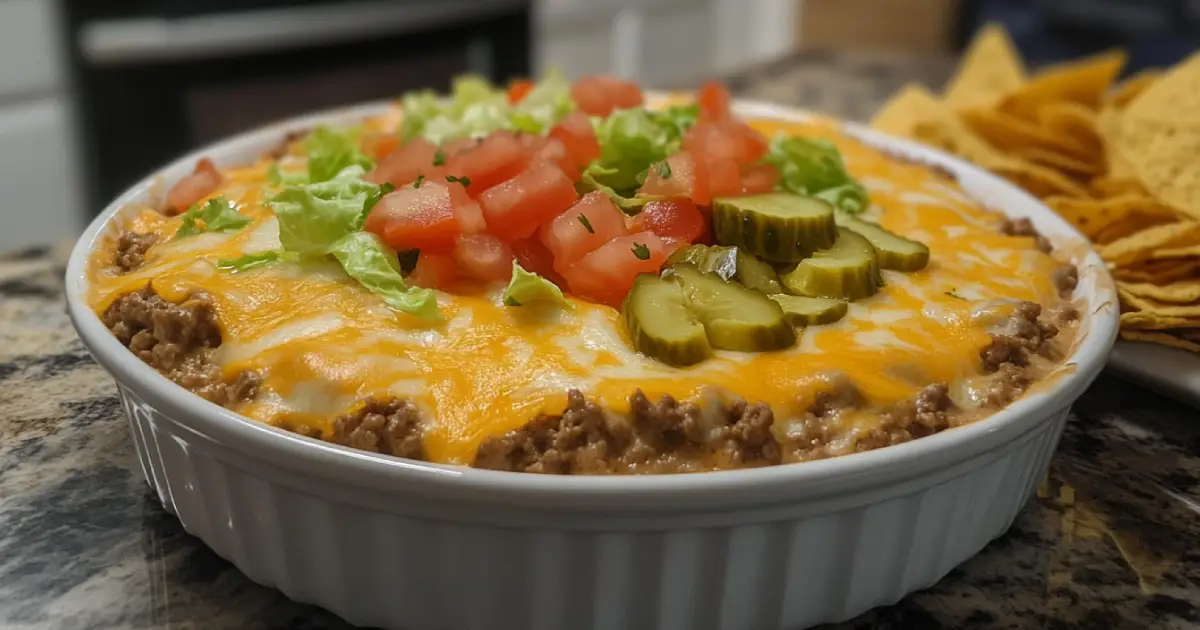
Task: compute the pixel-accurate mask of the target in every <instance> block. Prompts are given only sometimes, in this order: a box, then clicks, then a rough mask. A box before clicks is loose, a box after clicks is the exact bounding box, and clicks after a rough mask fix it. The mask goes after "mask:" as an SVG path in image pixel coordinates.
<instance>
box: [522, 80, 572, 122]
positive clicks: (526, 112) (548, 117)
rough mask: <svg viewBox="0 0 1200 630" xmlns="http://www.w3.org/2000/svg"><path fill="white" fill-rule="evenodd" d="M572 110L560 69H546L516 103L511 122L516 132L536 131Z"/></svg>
mask: <svg viewBox="0 0 1200 630" xmlns="http://www.w3.org/2000/svg"><path fill="white" fill-rule="evenodd" d="M574 109H575V101H573V100H571V83H570V82H569V81H567V79H566V77H564V76H563V75H562V73H561V72H559V71H557V70H549V71H547V72H546V74H545V75H544V76H543V77H542V80H541V81H539V82H538V83H537V85H535V86H533V89H532V90H530V91H529V93H528V94H526V95H525V98H523V99H521V102H520V103H517V106H516V108H515V109H514V110H513V113H512V124H513V127H515V128H516V129H519V130H520V131H524V132H527V133H534V134H540V133H542V132H543V131H545V130H547V129H549V128H550V127H551V126H553V125H554V123H556V122H558V121H559V120H562V118H563V117H564V116H566V115H567V114H569V113H571V111H572V110H574Z"/></svg>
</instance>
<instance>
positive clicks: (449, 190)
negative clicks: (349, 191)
mask: <svg viewBox="0 0 1200 630" xmlns="http://www.w3.org/2000/svg"><path fill="white" fill-rule="evenodd" d="M455 188H457V190H454V189H455ZM464 197H466V194H465V192H464V191H463V190H462V186H460V185H458V184H454V183H449V182H437V181H427V182H425V183H423V184H422V185H421V187H420V188H414V187H412V186H402V187H400V188H397V189H396V190H395V191H394V192H391V193H388V194H387V195H385V196H384V197H383V199H380V200H379V203H377V204H375V207H374V208H372V209H371V213H370V214H369V215H367V221H366V225H365V229H366V230H367V231H369V232H374V233H375V234H378V235H379V236H380V238H382V239H383V241H384V242H385V243H387V244H388V245H389V246H391V247H392V248H394V249H397V250H405V249H422V250H427V249H431V250H439V249H441V250H445V249H449V248H450V247H453V246H454V243H455V240H456V239H457V238H458V236H459V235H460V234H462V231H463V230H462V225H461V223H460V222H459V220H458V216H457V214H456V212H455V208H454V199H456V198H464Z"/></svg>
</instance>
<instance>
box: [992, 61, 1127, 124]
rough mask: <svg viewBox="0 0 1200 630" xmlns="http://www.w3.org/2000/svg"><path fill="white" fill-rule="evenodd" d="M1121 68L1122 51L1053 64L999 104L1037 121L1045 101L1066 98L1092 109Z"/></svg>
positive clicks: (1003, 108) (1096, 105)
mask: <svg viewBox="0 0 1200 630" xmlns="http://www.w3.org/2000/svg"><path fill="white" fill-rule="evenodd" d="M1124 67H1125V53H1124V52H1121V51H1110V52H1105V53H1101V54H1098V55H1092V56H1090V57H1085V58H1083V59H1080V60H1077V61H1069V62H1066V63H1061V64H1057V65H1054V66H1051V67H1049V68H1047V69H1045V70H1043V71H1042V72H1039V73H1038V74H1037V76H1035V77H1033V79H1031V80H1030V81H1029V83H1026V84H1025V86H1024V87H1022V88H1020V89H1018V90H1016V91H1015V92H1013V93H1011V94H1009V95H1008V96H1006V97H1004V98H1003V99H1002V100H1001V101H1000V105H999V107H1000V109H1001V110H1002V111H1005V112H1007V113H1009V114H1012V115H1013V116H1016V117H1018V118H1021V119H1024V120H1030V121H1032V120H1037V119H1038V110H1040V109H1041V108H1042V107H1044V106H1045V105H1046V104H1048V103H1058V102H1063V101H1066V102H1071V103H1078V104H1080V105H1083V106H1085V107H1088V108H1090V109H1096V108H1098V107H1099V106H1100V101H1101V99H1102V98H1103V97H1104V94H1105V92H1107V91H1108V88H1109V87H1111V86H1112V83H1113V81H1114V80H1116V78H1117V75H1119V74H1121V69H1122V68H1124Z"/></svg>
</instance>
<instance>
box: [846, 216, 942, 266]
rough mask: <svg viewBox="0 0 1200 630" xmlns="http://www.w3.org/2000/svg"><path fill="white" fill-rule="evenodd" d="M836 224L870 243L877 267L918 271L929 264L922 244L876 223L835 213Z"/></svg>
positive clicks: (927, 255) (926, 250)
mask: <svg viewBox="0 0 1200 630" xmlns="http://www.w3.org/2000/svg"><path fill="white" fill-rule="evenodd" d="M836 220H837V224H838V225H839V226H841V227H844V228H847V229H849V230H852V231H854V232H855V233H856V234H858V235H859V236H862V237H863V238H865V239H867V240H868V241H871V245H872V246H874V247H875V255H876V256H877V257H878V258H879V266H880V267H881V268H883V269H895V270H896V271H919V270H921V269H924V268H925V265H928V264H929V248H928V247H926V246H925V244H924V243H919V242H917V241H914V240H912V239H908V238H904V237H903V236H900V235H899V234H896V233H894V232H890V231H888V230H887V229H885V228H884V227H882V226H880V225H879V224H878V223H871V222H870V221H863V220H862V219H859V218H858V217H853V216H850V215H848V214H846V213H844V212H839V213H837V218H836Z"/></svg>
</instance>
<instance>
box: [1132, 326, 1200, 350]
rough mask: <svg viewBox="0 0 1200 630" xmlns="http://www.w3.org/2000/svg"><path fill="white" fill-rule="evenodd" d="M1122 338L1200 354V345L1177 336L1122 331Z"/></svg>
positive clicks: (1139, 331)
mask: <svg viewBox="0 0 1200 630" xmlns="http://www.w3.org/2000/svg"><path fill="white" fill-rule="evenodd" d="M1121 338H1122V339H1125V340H1126V341H1145V342H1149V343H1156V344H1159V345H1161V346H1170V347H1172V348H1179V349H1181V350H1187V351H1189V352H1200V343H1195V342H1192V341H1188V340H1186V339H1181V338H1179V337H1177V336H1175V335H1171V334H1167V333H1161V332H1146V331H1141V330H1122V331H1121Z"/></svg>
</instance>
